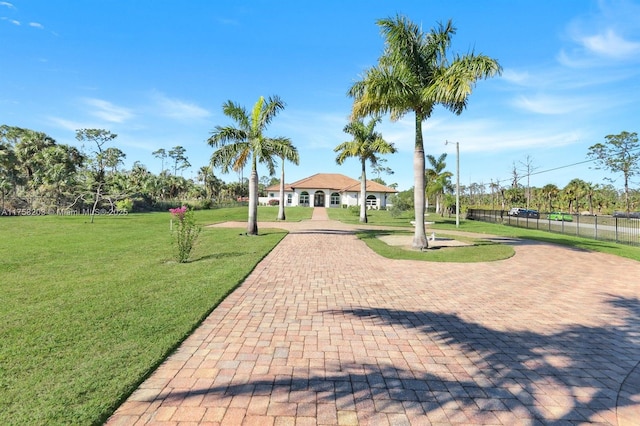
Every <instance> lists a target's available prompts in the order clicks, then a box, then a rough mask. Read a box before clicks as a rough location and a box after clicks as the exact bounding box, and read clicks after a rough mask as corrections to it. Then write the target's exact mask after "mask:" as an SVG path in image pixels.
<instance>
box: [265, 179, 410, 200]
mask: <svg viewBox="0 0 640 426" xmlns="http://www.w3.org/2000/svg"><path fill="white" fill-rule="evenodd" d="M366 188H367V196H366V199H365V202H366V205H367V206H368V207H369V208H373V209H379V208H385V207H386V206H387V197H388V196H390V195H392V194H395V193H397V192H398V191H396V190H395V189H393V188H389V187H387V186H384V185H381V184H379V183H377V182H373V181H370V180H367V186H366ZM266 191H267V200H266V201H267V203H268V202H269V201H270V200H279V199H280V185H272V186H269V187H267V188H266ZM359 198H360V181H359V180H356V179H352V178H350V177H348V176H345V175H341V174H339V173H317V174H315V175H313V176H309V177H308V178H304V179H301V180H299V181H297V182H293V183H289V184H285V186H284V199H285V205H286V206H292V207H293V206H308V207H341V206H359V205H360V203H361V202H362V200H359Z"/></svg>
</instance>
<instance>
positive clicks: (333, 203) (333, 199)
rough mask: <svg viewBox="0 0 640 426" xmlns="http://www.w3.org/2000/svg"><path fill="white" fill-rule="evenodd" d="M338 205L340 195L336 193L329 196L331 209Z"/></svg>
mask: <svg viewBox="0 0 640 426" xmlns="http://www.w3.org/2000/svg"><path fill="white" fill-rule="evenodd" d="M339 205H340V194H338V193H337V192H334V193H333V194H331V207H335V206H339Z"/></svg>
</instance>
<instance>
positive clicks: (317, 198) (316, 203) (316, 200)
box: [313, 192, 324, 207]
mask: <svg viewBox="0 0 640 426" xmlns="http://www.w3.org/2000/svg"><path fill="white" fill-rule="evenodd" d="M313 207H324V192H316V193H315V194H314V196H313Z"/></svg>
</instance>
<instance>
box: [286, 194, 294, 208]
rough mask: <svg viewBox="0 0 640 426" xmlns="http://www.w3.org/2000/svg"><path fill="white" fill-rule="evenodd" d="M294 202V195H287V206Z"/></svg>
mask: <svg viewBox="0 0 640 426" xmlns="http://www.w3.org/2000/svg"><path fill="white" fill-rule="evenodd" d="M292 202H293V195H291V194H287V204H289V205H290V204H291V203H292Z"/></svg>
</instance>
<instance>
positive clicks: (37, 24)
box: [29, 22, 44, 30]
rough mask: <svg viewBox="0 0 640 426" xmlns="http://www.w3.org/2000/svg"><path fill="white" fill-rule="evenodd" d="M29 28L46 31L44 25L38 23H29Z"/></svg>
mask: <svg viewBox="0 0 640 426" xmlns="http://www.w3.org/2000/svg"><path fill="white" fill-rule="evenodd" d="M29 26H30V27H33V28H38V29H40V30H44V25H42V24H40V23H38V22H29Z"/></svg>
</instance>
